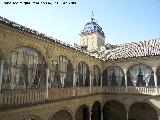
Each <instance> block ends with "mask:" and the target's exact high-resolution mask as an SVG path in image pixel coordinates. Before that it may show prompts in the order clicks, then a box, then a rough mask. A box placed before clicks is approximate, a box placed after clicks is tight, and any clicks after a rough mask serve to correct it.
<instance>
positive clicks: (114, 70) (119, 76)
mask: <svg viewBox="0 0 160 120" xmlns="http://www.w3.org/2000/svg"><path fill="white" fill-rule="evenodd" d="M102 77H103V85H104V86H107V85H109V86H118V85H122V86H124V85H125V76H124V72H123V70H122V69H121V68H119V67H116V66H111V67H108V68H106V69H105V70H104V71H103V75H102Z"/></svg>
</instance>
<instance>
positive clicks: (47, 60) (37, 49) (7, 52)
mask: <svg viewBox="0 0 160 120" xmlns="http://www.w3.org/2000/svg"><path fill="white" fill-rule="evenodd" d="M22 47H24V48H32V49H34V50H36V51H37V52H38V53H39V54H41V55H42V56H43V58H44V60H45V62H46V64H49V63H50V60H49V56H47V54H46V52H47V50H46V49H45V48H42V47H39V46H36V45H33V44H28V45H16V46H14V47H12V48H10V49H9V50H8V51H6V52H5V55H6V57H8V55H9V54H10V53H11V52H12V51H15V50H16V49H18V48H22Z"/></svg>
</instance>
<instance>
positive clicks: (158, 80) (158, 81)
mask: <svg viewBox="0 0 160 120" xmlns="http://www.w3.org/2000/svg"><path fill="white" fill-rule="evenodd" d="M157 86H158V87H159V86H160V66H159V67H158V69H157Z"/></svg>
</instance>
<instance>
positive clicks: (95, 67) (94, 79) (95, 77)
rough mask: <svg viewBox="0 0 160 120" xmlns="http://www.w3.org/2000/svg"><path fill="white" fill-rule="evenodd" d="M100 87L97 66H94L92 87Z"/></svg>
mask: <svg viewBox="0 0 160 120" xmlns="http://www.w3.org/2000/svg"><path fill="white" fill-rule="evenodd" d="M100 85H101V74H100V69H99V67H98V66H96V65H94V78H93V86H100Z"/></svg>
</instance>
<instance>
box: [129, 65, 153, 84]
mask: <svg viewBox="0 0 160 120" xmlns="http://www.w3.org/2000/svg"><path fill="white" fill-rule="evenodd" d="M127 77H128V79H127V81H128V82H127V84H128V86H155V83H154V76H153V70H152V69H151V67H149V66H148V65H145V64H137V65H133V66H132V67H131V68H130V69H129V70H128V72H127Z"/></svg>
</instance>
